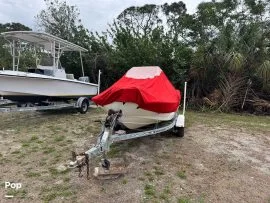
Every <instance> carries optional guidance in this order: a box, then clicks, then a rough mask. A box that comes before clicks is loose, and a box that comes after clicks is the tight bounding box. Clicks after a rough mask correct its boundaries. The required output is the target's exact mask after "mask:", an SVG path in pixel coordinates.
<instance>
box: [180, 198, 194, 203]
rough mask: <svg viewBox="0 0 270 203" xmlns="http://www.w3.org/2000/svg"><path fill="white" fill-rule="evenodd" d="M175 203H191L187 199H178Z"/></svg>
mask: <svg viewBox="0 0 270 203" xmlns="http://www.w3.org/2000/svg"><path fill="white" fill-rule="evenodd" d="M177 203H191V200H190V198H187V197H180V198H178V199H177Z"/></svg>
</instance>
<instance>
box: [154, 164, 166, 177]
mask: <svg viewBox="0 0 270 203" xmlns="http://www.w3.org/2000/svg"><path fill="white" fill-rule="evenodd" d="M154 174H155V175H157V176H161V175H164V171H163V170H162V169H161V168H158V167H156V166H154Z"/></svg>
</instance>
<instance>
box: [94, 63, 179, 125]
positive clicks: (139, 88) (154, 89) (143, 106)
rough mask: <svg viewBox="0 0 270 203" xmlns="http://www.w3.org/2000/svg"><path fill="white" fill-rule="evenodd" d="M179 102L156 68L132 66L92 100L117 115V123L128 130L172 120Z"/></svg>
mask: <svg viewBox="0 0 270 203" xmlns="http://www.w3.org/2000/svg"><path fill="white" fill-rule="evenodd" d="M180 100H181V94H180V91H179V90H176V89H175V88H174V87H173V85H172V84H171V82H170V81H169V80H168V78H167V77H166V75H165V73H164V72H163V71H162V69H161V68H160V67H158V66H144V67H133V68H131V69H130V70H129V71H127V73H126V74H125V75H124V76H123V77H122V78H120V79H119V80H118V81H117V82H116V83H114V84H113V85H112V86H111V87H109V88H108V89H107V90H105V91H104V92H102V93H101V94H99V95H97V96H95V97H93V98H92V101H94V102H95V103H96V104H97V105H99V106H102V107H103V108H104V109H105V110H107V111H109V110H113V111H114V112H117V111H118V112H121V117H119V119H118V121H119V122H120V123H121V124H122V125H123V126H124V127H125V128H128V129H138V128H142V127H144V126H147V125H151V124H155V123H158V122H162V121H169V120H172V119H173V118H175V116H176V115H177V111H178V107H179V104H180Z"/></svg>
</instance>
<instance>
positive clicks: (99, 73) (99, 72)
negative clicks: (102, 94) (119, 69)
mask: <svg viewBox="0 0 270 203" xmlns="http://www.w3.org/2000/svg"><path fill="white" fill-rule="evenodd" d="M100 75H101V71H100V70H98V94H99V91H100Z"/></svg>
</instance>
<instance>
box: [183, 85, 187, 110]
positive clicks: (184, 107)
mask: <svg viewBox="0 0 270 203" xmlns="http://www.w3.org/2000/svg"><path fill="white" fill-rule="evenodd" d="M186 97H187V82H185V87H184V105H183V115H185V112H186Z"/></svg>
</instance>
